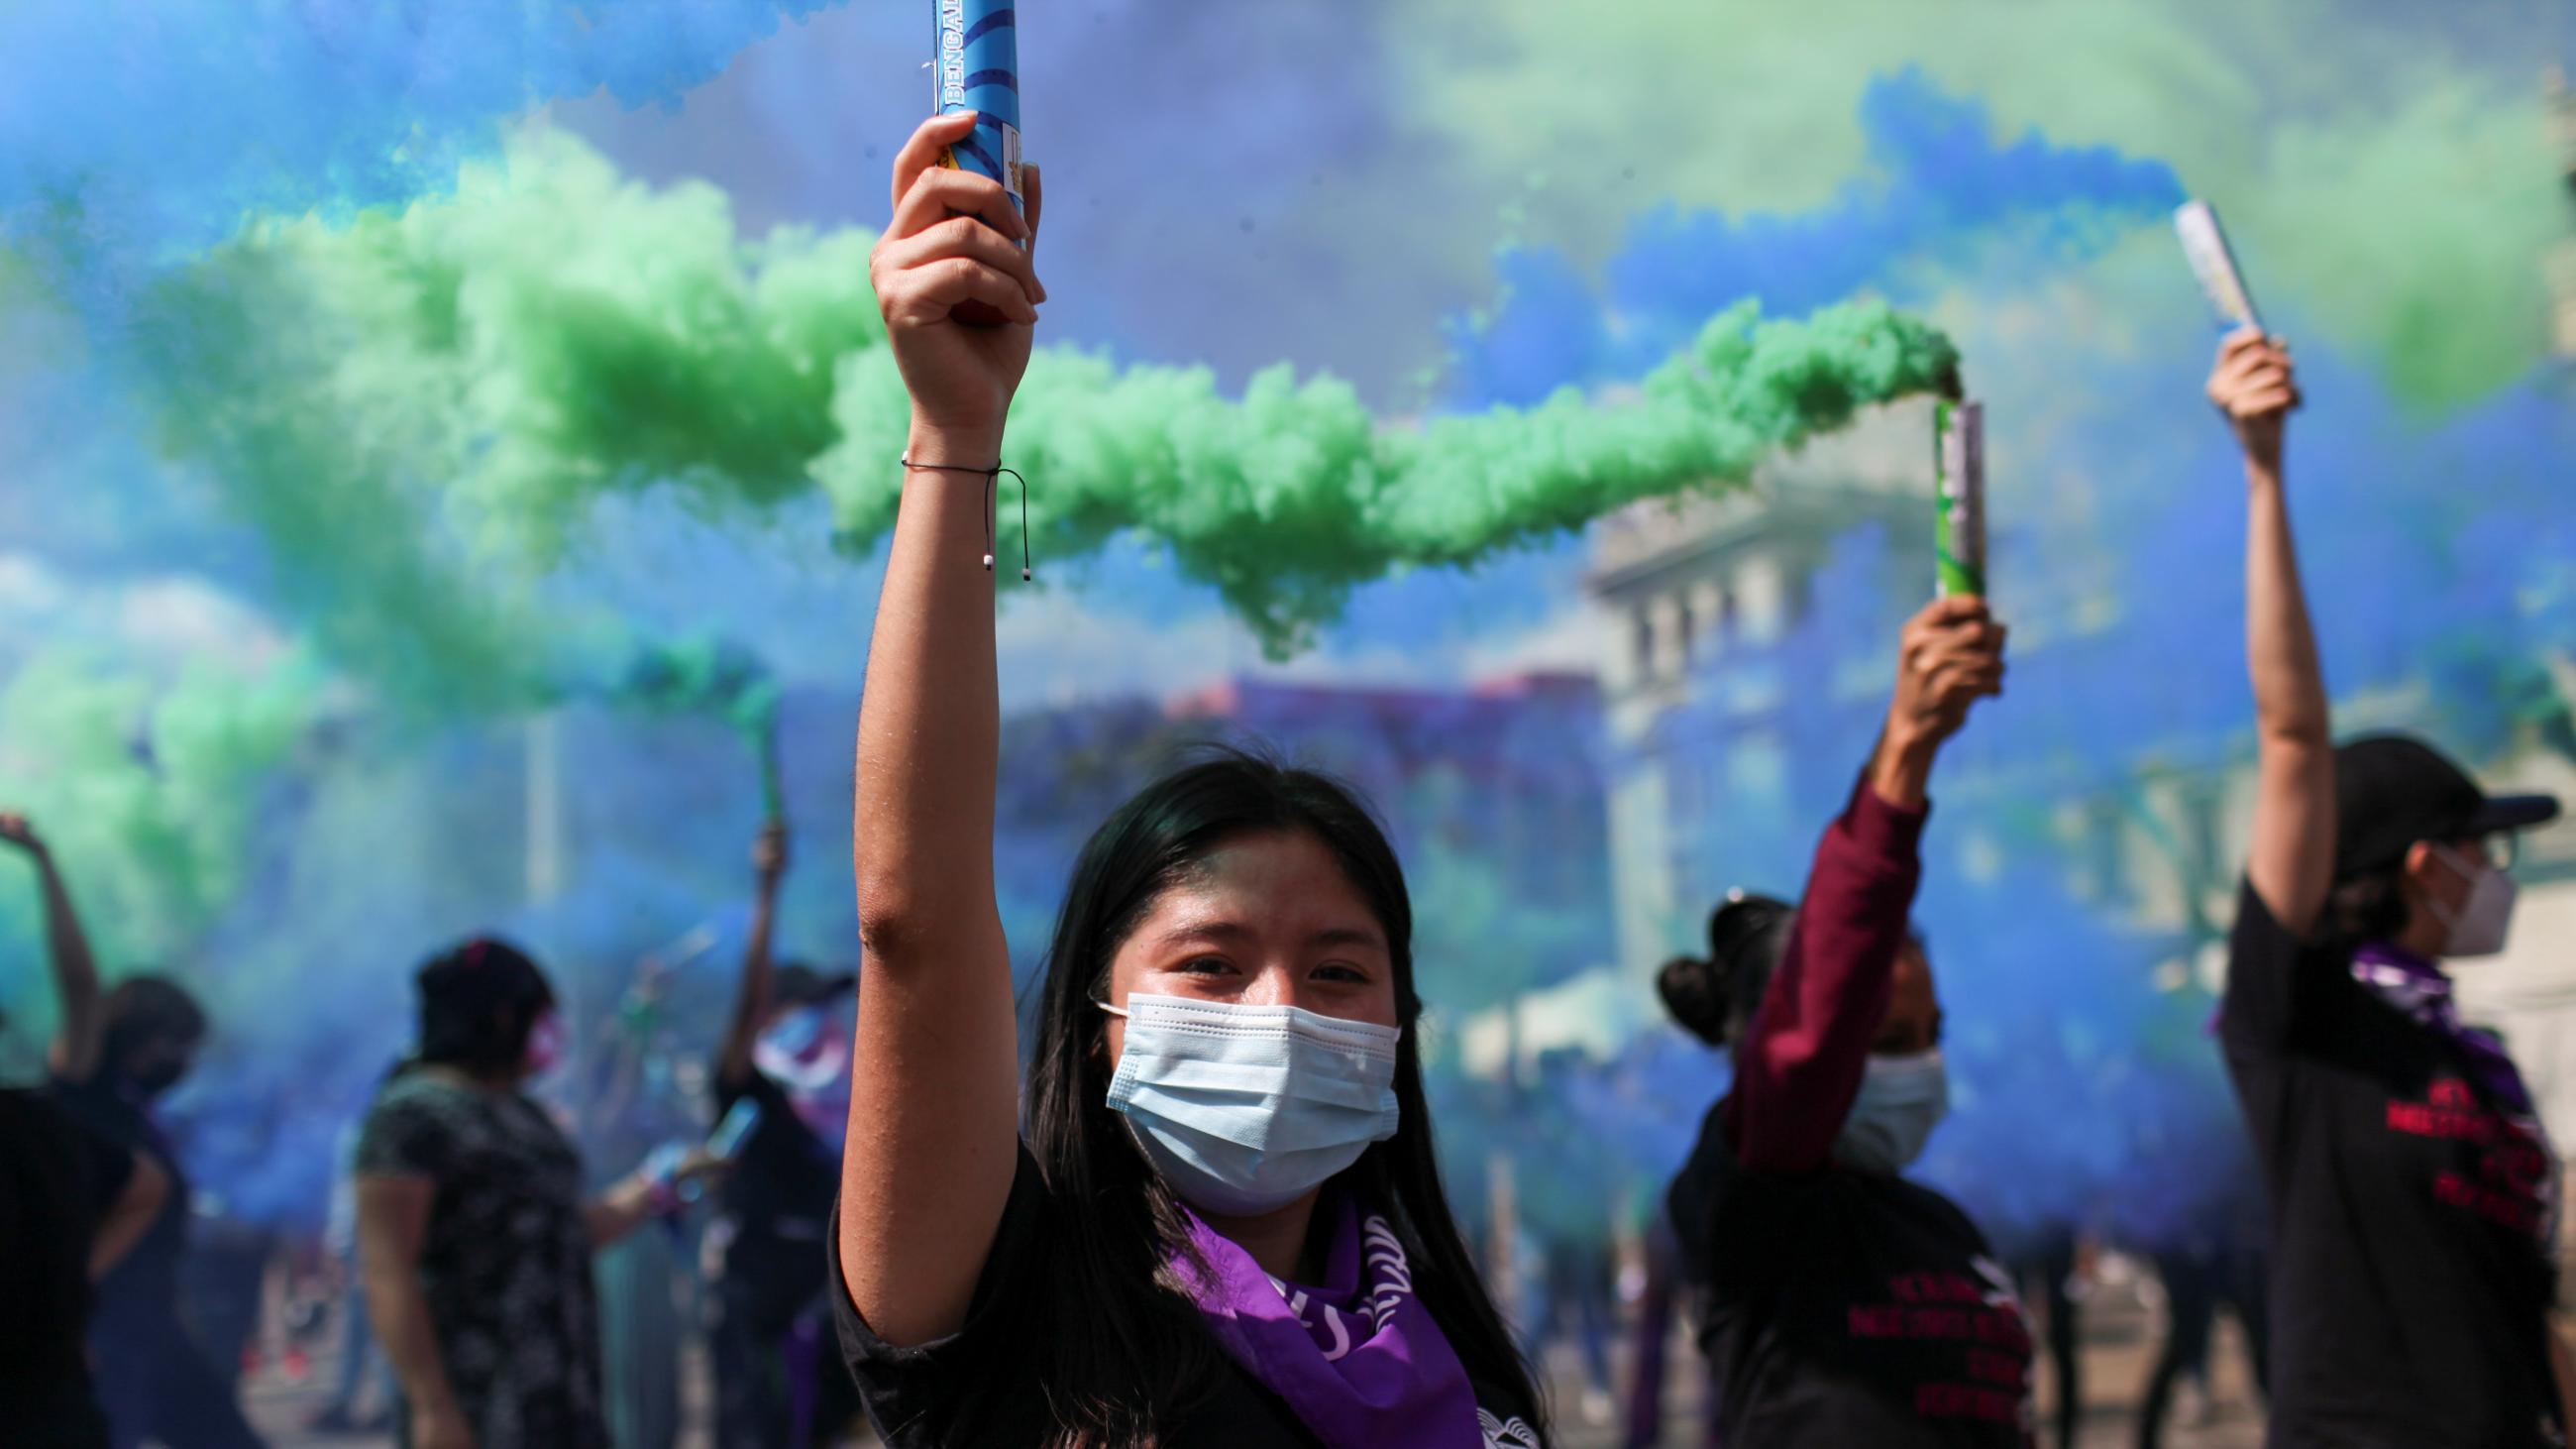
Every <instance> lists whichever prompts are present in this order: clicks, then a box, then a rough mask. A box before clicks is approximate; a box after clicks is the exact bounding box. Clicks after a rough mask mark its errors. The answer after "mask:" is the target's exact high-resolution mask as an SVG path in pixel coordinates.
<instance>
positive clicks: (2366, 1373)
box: [2222, 884, 2560, 1449]
mask: <svg viewBox="0 0 2576 1449" xmlns="http://www.w3.org/2000/svg"><path fill="white" fill-rule="evenodd" d="M2352 955H2353V953H2352V951H2351V949H2350V948H2348V947H2335V946H2330V945H2324V944H2314V943H2303V942H2301V941H2299V940H2298V939H2296V938H2295V937H2293V936H2292V935H2291V934H2290V933H2289V932H2288V931H2287V930H2285V929H2283V928H2282V926H2281V924H2280V923H2279V922H2278V921H2276V920H2274V919H2273V918H2272V914H2271V912H2270V911H2269V910H2267V909H2266V908H2265V907H2264V905H2263V901H2262V898H2261V897H2259V896H2258V895H2256V894H2255V892H2254V890H2253V888H2252V886H2251V885H2250V884H2249V885H2248V886H2247V887H2246V889H2245V890H2244V892H2243V893H2242V900H2241V903H2240V904H2239V906H2238V908H2237V917H2236V930H2235V936H2234V939H2233V941H2232V942H2231V944H2230V961H2229V966H2228V981H2227V1003H2226V1009H2225V1016H2224V1018H2223V1027H2222V1035H2223V1037H2224V1040H2225V1043H2226V1048H2227V1065H2228V1070H2229V1072H2230V1074H2231V1075H2232V1076H2233V1077H2234V1078H2235V1080H2236V1095H2237V1099H2238V1101H2239V1102H2240V1103H2241V1104H2242V1105H2243V1107H2244V1109H2245V1118H2246V1124H2247V1126H2248V1127H2249V1128H2250V1129H2251V1134H2252V1136H2253V1139H2254V1146H2255V1151H2256V1153H2257V1155H2258V1156H2259V1157H2260V1158H2261V1159H2262V1164H2263V1173H2264V1177H2265V1180H2266V1184H2267V1186H2268V1188H2269V1190H2270V1194H2271V1205H2272V1260H2271V1261H2272V1294H2271V1320H2272V1323H2271V1352H2272V1372H2271V1401H2272V1439H2271V1442H2272V1443H2273V1444H2275V1445H2278V1446H2291V1449H2302V1446H2310V1445H2318V1446H2324V1445H2333V1446H2338V1449H2340V1446H2383V1445H2384V1446H2389V1449H2396V1446H2400V1445H2403V1446H2406V1449H2445V1446H2462V1449H2466V1446H2478V1449H2486V1446H2495V1449H2507V1446H2511V1449H2528V1446H2534V1445H2547V1444H2556V1443H2559V1442H2560V1439H2559V1437H2558V1432H2559V1431H2558V1428H2557V1421H2558V1406H2557V1394H2556V1390H2555V1387H2554V1385H2553V1381H2552V1379H2551V1375H2550V1366H2549V1339H2548V1332H2549V1329H2548V1318H2547V1314H2548V1309H2549V1304H2550V1300H2551V1297H2552V1295H2553V1293H2554V1292H2555V1289H2556V1281H2555V1275H2554V1273H2553V1271H2552V1268H2551V1266H2550V1261H2549V1257H2548V1254H2547V1251H2546V1249H2547V1243H2548V1239H2549V1234H2550V1232H2551V1230H2552V1219H2553V1217H2554V1216H2555V1208H2556V1203H2555V1197H2556V1186H2555V1184H2556V1173H2555V1170H2554V1165H2553V1164H2552V1162H2551V1160H2550V1155H2549V1149H2548V1144H2547V1140H2546V1139H2545V1138H2544V1137H2543V1136H2542V1135H2541V1133H2540V1130H2539V1125H2538V1123H2537V1122H2535V1121H2533V1120H2531V1119H2530V1117H2529V1115H2528V1113H2527V1112H2525V1111H2523V1110H2521V1109H2520V1108H2519V1107H2518V1106H2517V1105H2516V1104H2510V1103H2503V1102H2499V1101H2497V1100H2494V1098H2493V1097H2492V1095H2491V1094H2490V1092H2489V1091H2488V1090H2487V1089H2485V1088H2483V1087H2481V1086H2480V1085H2479V1083H2478V1081H2477V1077H2476V1074H2475V1073H2474V1072H2473V1071H2471V1070H2470V1069H2469V1066H2468V1064H2467V1061H2466V1059H2465V1055H2464V1053H2463V1052H2462V1051H2461V1049H2460V1048H2459V1046H2458V1044H2457V1043H2455V1042H2454V1041H2452V1040H2451V1039H2450V1038H2449V1037H2447V1036H2446V1035H2444V1034H2443V1033H2441V1032H2439V1031H2437V1030H2435V1029H2433V1028H2431V1027H2428V1026H2425V1025H2423V1024H2420V1023H2418V1022H2417V1021H2416V1020H2415V1019H2414V1018H2413V1017H2412V1016H2410V1015H2408V1014H2407V1013H2406V1012H2404V1011H2401V1010H2399V1009H2398V1008H2397V1007H2395V1006H2393V1005H2391V1004H2390V1003H2388V1002H2387V1001H2384V1000H2382V999H2381V998H2380V996H2379V995H2378V994H2377V993H2376V992H2374V991H2372V990H2371V989H2370V988H2368V987H2367V986H2364V985H2363V984H2362V983H2360V982H2359V981H2357V980H2355V979H2354V977H2353V974H2352Z"/></svg>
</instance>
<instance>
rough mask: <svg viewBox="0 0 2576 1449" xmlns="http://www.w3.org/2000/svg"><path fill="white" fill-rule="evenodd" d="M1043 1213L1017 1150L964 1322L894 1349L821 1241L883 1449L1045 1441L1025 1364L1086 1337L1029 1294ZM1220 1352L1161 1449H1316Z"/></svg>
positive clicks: (1506, 1432)
mask: <svg viewBox="0 0 2576 1449" xmlns="http://www.w3.org/2000/svg"><path fill="white" fill-rule="evenodd" d="M1051 1216H1052V1215H1051V1212H1050V1202H1049V1199H1048V1197H1047V1193H1046V1188H1045V1186H1044V1184H1043V1183H1041V1181H1040V1180H1039V1177H1038V1170H1037V1163H1036V1161H1035V1160H1034V1159H1032V1158H1031V1157H1030V1156H1029V1154H1028V1150H1027V1148H1025V1147H1023V1148H1022V1149H1021V1150H1020V1157H1019V1169H1018V1172H1017V1173H1016V1174H1015V1175H1014V1176H1013V1178H1012V1179H1011V1197H1010V1201H1009V1203H1008V1204H1007V1205H1006V1206H1005V1207H1004V1208H1003V1209H1002V1221H1001V1225H1000V1227H999V1228H998V1229H997V1230H996V1231H995V1232H994V1234H993V1249H992V1252H991V1254H990V1255H989V1256H988V1257H986V1258H985V1260H984V1272H983V1275H982V1276H981V1277H980V1278H978V1279H977V1280H976V1283H975V1294H974V1298H973V1300H972V1301H971V1303H970V1304H969V1306H968V1308H967V1310H966V1322H965V1325H964V1326H963V1327H961V1328H959V1329H958V1330H957V1332H955V1333H953V1334H950V1335H949V1336H948V1337H946V1338H941V1339H935V1340H933V1341H931V1342H929V1343H925V1344H922V1345H920V1346H919V1347H916V1348H896V1347H894V1346H892V1345H890V1344H888V1343H886V1342H885V1341H884V1340H882V1339H880V1338H878V1337H877V1336H876V1334H875V1333H874V1332H873V1331H871V1330H870V1329H869V1327H868V1325H867V1321H866V1320H865V1319H862V1318H861V1317H860V1316H859V1310H858V1308H857V1306H856V1305H854V1304H853V1303H851V1302H850V1293H849V1289H848V1287H847V1286H846V1285H845V1283H844V1281H843V1279H842V1277H841V1245H840V1235H839V1234H838V1233H832V1234H830V1235H829V1237H830V1240H831V1254H830V1257H831V1284H832V1302H833V1311H834V1313H835V1315H836V1316H837V1317H838V1318H839V1320H840V1330H841V1353H842V1356H843V1357H844V1358H845V1359H846V1360H847V1361H848V1363H849V1366H850V1372H851V1373H852V1374H853V1375H855V1376H856V1377H857V1379H858V1381H859V1392H860V1394H861V1396H862V1397H864V1398H865V1399H866V1400H867V1406H868V1418H869V1421H870V1422H871V1423H873V1424H875V1425H876V1427H877V1432H878V1433H880V1434H882V1435H884V1436H885V1439H886V1442H887V1443H888V1444H889V1445H892V1446H893V1449H949V1446H965V1445H972V1446H975V1449H983V1446H986V1445H994V1446H1016V1445H1024V1444H1040V1443H1043V1442H1045V1441H1046V1439H1047V1437H1048V1435H1049V1434H1050V1433H1051V1422H1052V1421H1050V1420H1049V1418H1048V1417H1047V1414H1046V1402H1045V1399H1044V1398H1043V1397H1042V1395H1041V1393H1040V1391H1039V1387H1038V1382H1037V1379H1036V1376H1035V1375H1034V1374H1033V1373H1032V1372H1031V1371H1030V1369H1029V1368H1028V1367H1027V1366H1026V1363H1027V1360H1028V1359H1029V1358H1030V1357H1031V1356H1032V1355H1033V1354H1034V1352H1035V1351H1036V1346H1037V1345H1039V1344H1042V1343H1044V1342H1045V1341H1046V1340H1047V1339H1048V1338H1049V1337H1051V1336H1052V1335H1055V1334H1059V1333H1084V1332H1090V1331H1092V1326H1091V1325H1088V1324H1080V1323H1061V1322H1057V1321H1054V1314H1053V1313H1052V1312H1051V1311H1050V1310H1049V1309H1048V1308H1047V1307H1046V1306H1045V1301H1046V1300H1045V1297H1044V1295H1042V1294H1040V1293H1038V1292H1037V1291H1035V1290H1036V1287H1037V1282H1036V1274H1037V1272H1038V1271H1039V1264H1040V1262H1041V1261H1042V1259H1043V1255H1044V1254H1045V1253H1046V1251H1047V1248H1048V1239H1049V1238H1050V1237H1051V1236H1052V1234H1053V1228H1054V1224H1053V1222H1052V1221H1051ZM1218 1353H1219V1358H1220V1363H1221V1365H1222V1366H1221V1368H1220V1369H1219V1373H1218V1379H1217V1383H1216V1386H1215V1388H1214V1390H1213V1391H1211V1392H1210V1393H1209V1395H1208V1396H1207V1398H1206V1399H1205V1400H1204V1401H1203V1402H1201V1403H1200V1405H1199V1406H1198V1408H1197V1409H1196V1410H1195V1411H1194V1412H1193V1413H1192V1414H1191V1415H1190V1416H1189V1417H1188V1419H1187V1420H1186V1421H1184V1422H1182V1423H1180V1424H1176V1425H1173V1426H1171V1427H1170V1429H1169V1430H1168V1431H1167V1432H1166V1433H1165V1434H1164V1436H1163V1438H1162V1445H1163V1449H1320V1446H1321V1444H1322V1441H1321V1440H1319V1439H1317V1438H1316V1437H1315V1436H1314V1435H1313V1434H1312V1433H1310V1432H1309V1431H1308V1430H1307V1428H1306V1426H1305V1424H1304V1423H1302V1422H1301V1421H1300V1420H1299V1419H1298V1418H1297V1415H1296V1412H1295V1411H1294V1410H1292V1409H1290V1408H1289V1407H1288V1405H1287V1403H1286V1401H1284V1400H1282V1399H1281V1398H1280V1397H1279V1396H1278V1395H1276V1394H1274V1393H1272V1392H1270V1390H1269V1389H1268V1388H1266V1387H1264V1386H1263V1385H1262V1383H1261V1381H1260V1380H1258V1379H1256V1378H1254V1377H1253V1376H1252V1375H1251V1374H1248V1373H1246V1372H1244V1371H1243V1369H1242V1368H1240V1367H1238V1366H1237V1365H1236V1364H1235V1363H1234V1362H1233V1361H1232V1360H1231V1359H1226V1358H1224V1357H1223V1351H1222V1350H1219V1351H1218ZM1476 1399H1477V1402H1478V1403H1480V1404H1484V1405H1488V1406H1492V1405H1496V1404H1499V1403H1502V1402H1503V1399H1502V1397H1501V1396H1500V1395H1498V1394H1495V1393H1493V1392H1491V1391H1489V1390H1488V1389H1487V1387H1486V1386H1484V1385H1482V1384H1479V1385H1477V1392H1476ZM1484 1427H1485V1442H1486V1444H1487V1445H1488V1446H1489V1449H1539V1440H1538V1436H1537V1435H1536V1434H1535V1433H1534V1432H1532V1431H1531V1430H1530V1429H1529V1428H1528V1426H1527V1425H1526V1424H1525V1423H1523V1422H1522V1421H1521V1420H1520V1419H1519V1418H1516V1417H1514V1416H1513V1415H1512V1414H1509V1413H1498V1412H1492V1411H1490V1410H1489V1412H1488V1413H1487V1414H1486V1416H1485V1425H1484Z"/></svg>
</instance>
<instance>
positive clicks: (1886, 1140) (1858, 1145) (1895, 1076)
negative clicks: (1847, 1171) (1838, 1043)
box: [1834, 1047, 1950, 1175]
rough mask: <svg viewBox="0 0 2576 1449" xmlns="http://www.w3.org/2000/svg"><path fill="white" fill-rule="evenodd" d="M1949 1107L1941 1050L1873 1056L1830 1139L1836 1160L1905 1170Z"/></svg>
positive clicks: (1885, 1169) (1877, 1169)
mask: <svg viewBox="0 0 2576 1449" xmlns="http://www.w3.org/2000/svg"><path fill="white" fill-rule="evenodd" d="M1949 1112H1950V1073H1949V1069H1948V1068H1947V1067H1946V1066H1944V1065H1943V1064H1942V1061H1941V1049H1940V1048H1939V1047H1934V1048H1933V1049H1932V1050H1930V1051H1928V1052H1909V1053H1907V1054H1905V1055H1903V1056H1873V1057H1871V1058H1870V1059H1869V1071H1868V1074H1867V1075H1866V1076H1864V1077H1862V1078H1861V1081H1860V1095H1859V1096H1858V1097H1856V1098H1854V1099H1853V1100H1852V1108H1851V1115H1850V1116H1848V1117H1845V1118H1844V1119H1843V1130H1842V1135H1841V1136H1839V1137H1837V1138H1835V1139H1834V1161H1836V1162H1839V1163H1841V1164H1842V1165H1843V1166H1845V1167H1849V1168H1855V1169H1857V1170H1859V1171H1862V1172H1883V1173H1888V1174H1890V1175H1893V1174H1896V1173H1899V1172H1903V1171H1904V1170H1905V1169H1906V1168H1907V1167H1910V1166H1912V1165H1913V1162H1914V1159H1916V1158H1918V1157H1920V1156H1922V1155H1923V1144H1924V1143H1925V1142H1926V1141H1927V1140H1929V1139H1930V1138H1931V1136H1932V1129H1933V1128H1935V1127H1938V1126H1940V1125H1941V1119H1942V1118H1943V1117H1945V1116H1948V1115H1949Z"/></svg>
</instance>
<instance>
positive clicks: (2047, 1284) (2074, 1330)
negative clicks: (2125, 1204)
mask: <svg viewBox="0 0 2576 1449" xmlns="http://www.w3.org/2000/svg"><path fill="white" fill-rule="evenodd" d="M1987 1226H1988V1227H1990V1228H1993V1227H1994V1224H1992V1223H1991V1222H1990V1223H1988V1224H1987ZM2015 1228H2018V1229H2019V1230H2018V1231H2015ZM1995 1240H1996V1242H1995V1256H1996V1257H1997V1258H1998V1259H2000V1260H2001V1261H2002V1262H2003V1265H2004V1269H2005V1271H2007V1272H2009V1273H2011V1274H2012V1280H2013V1287H2014V1290H2015V1291H2017V1292H2019V1293H2020V1294H2021V1295H2022V1304H2023V1306H2024V1308H2026V1309H2027V1308H2031V1307H2036V1308H2037V1309H2038V1310H2039V1314H2038V1316H2039V1332H2040V1334H2041V1336H2042V1341H2043V1342H2044V1344H2045V1346H2046V1347H2047V1349H2048V1352H2047V1355H2046V1358H2047V1374H2048V1384H2049V1388H2050V1389H2051V1391H2052V1393H2051V1397H2052V1399H2053V1401H2054V1403H2055V1407H2056V1413H2055V1414H2053V1415H2052V1416H2051V1418H2052V1420H2053V1423H2054V1427H2055V1428H2056V1430H2057V1441H2056V1442H2057V1445H2058V1449H2075V1438H2076V1435H2077V1434H2079V1433H2080V1432H2082V1430H2083V1425H2084V1352H2083V1345H2082V1342H2081V1340H2082V1337H2083V1308H2082V1306H2081V1305H2080V1304H2079V1303H2078V1302H2077V1300H2076V1296H2075V1293H2076V1289H2075V1284H2076V1278H2077V1276H2078V1273H2079V1271H2080V1265H2081V1261H2082V1256H2083V1255H2082V1254H2081V1253H2080V1252H2079V1251H2078V1249H2079V1247H2080V1246H2081V1245H2080V1243H2079V1242H2078V1239H2077V1234H2076V1229H2075V1224H2073V1223H2072V1222H2069V1221H2067V1220H2065V1219H2063V1218H2057V1219H2053V1220H2051V1221H2048V1222H2043V1223H2040V1224H2038V1225H2037V1226H2032V1227H2021V1226H2020V1225H2018V1224H2016V1225H2013V1226H2012V1227H2005V1228H1999V1229H1996V1230H1995Z"/></svg>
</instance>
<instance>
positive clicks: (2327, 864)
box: [2209, 328, 2335, 936]
mask: <svg viewBox="0 0 2576 1449" xmlns="http://www.w3.org/2000/svg"><path fill="white" fill-rule="evenodd" d="M2209 399H2210V401H2211V402H2213V403H2216V404H2217V405H2218V408H2219V410H2220V411H2221V412H2224V413H2225V414H2226V415H2227V417H2228V421H2229V422H2230V423H2232V424H2233V425H2234V426H2235V428H2236V435H2237V438H2238V441H2239V442H2240V443H2242V444H2243V446H2244V450H2245V487H2246V529H2245V661H2246V665H2247V667H2248V671H2249V672H2250V673H2251V674H2252V676H2253V680H2254V726H2255V740H2256V745H2257V752H2258V754H2259V757H2260V761H2261V764H2260V770H2259V773H2258V783H2257V785H2256V787H2255V796H2254V841H2253V848H2252V851H2251V853H2250V855H2249V856H2248V858H2247V860H2246V867H2245V873H2246V877H2247V879H2249V880H2250V881H2251V882H2252V883H2253V886H2254V893H2255V894H2256V895H2258V896H2260V897H2261V898H2262V900H2263V905H2264V908H2265V909H2266V910H2268V911H2270V912H2271V913H2272V918H2273V919H2274V920H2276V921H2278V922H2280V923H2281V925H2282V927H2283V928H2284V929H2286V930H2288V931H2289V932H2290V934H2292V935H2293V936H2306V935H2307V934H2308V933H2309V932H2310V930H2312V929H2313V928H2314V927H2315V925H2316V922H2317V918H2318V916H2319V915H2321V914H2322V913H2323V911H2324V908H2325V900H2326V895H2327V893H2328V891H2329V890H2330V889H2331V888H2332V886H2333V883H2334V855H2335V765H2334V732H2333V722H2332V719H2331V717H2330V712H2329V710H2328V708H2327V703H2326V684H2325V671H2324V670H2323V669H2322V668H2321V667H2320V666H2319V664H2318V662H2317V636H2316V630H2315V629H2314V627H2313V626H2312V625H2311V624H2310V623H2309V619H2308V599H2307V592H2306V590H2305V588H2304V587H2303V586H2302V585H2301V583H2300V580H2299V553H2298V548H2297V546H2296V545H2295V544H2294V543H2293V542H2292V540H2291V536H2290V506H2289V499H2288V497H2287V496H2286V492H2285V490H2284V487H2283V484H2282V469H2281V454H2282V441H2283V434H2284V433H2285V432H2286V424H2287V422H2288V419H2289V415H2290V412H2291V410H2292V409H2294V408H2296V407H2297V406H2298V405H2299V384H2298V378H2297V375H2296V374H2295V373H2294V372H2293V371H2292V370H2291V366H2290V354H2289V351H2288V349H2287V348H2285V347H2283V346H2282V345H2281V343H2280V341H2279V340H2278V339H2276V338H2271V337H2266V336H2264V335H2263V334H2261V333H2259V332H2256V331H2254V330H2253V329H2251V328H2247V329H2245V330H2243V331H2241V332H2238V333H2236V334H2235V335H2233V336H2231V337H2229V338H2228V339H2227V341H2226V343H2225V344H2224V345H2223V346H2222V347H2221V348H2220V349H2219V354H2218V364H2217V366H2216V367H2215V368H2214V369H2213V370H2212V371H2211V373H2210V377H2209Z"/></svg>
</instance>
